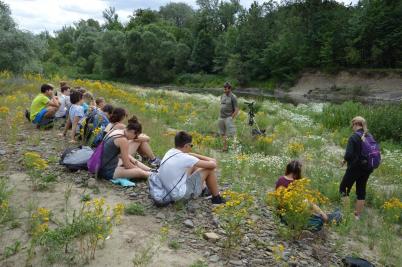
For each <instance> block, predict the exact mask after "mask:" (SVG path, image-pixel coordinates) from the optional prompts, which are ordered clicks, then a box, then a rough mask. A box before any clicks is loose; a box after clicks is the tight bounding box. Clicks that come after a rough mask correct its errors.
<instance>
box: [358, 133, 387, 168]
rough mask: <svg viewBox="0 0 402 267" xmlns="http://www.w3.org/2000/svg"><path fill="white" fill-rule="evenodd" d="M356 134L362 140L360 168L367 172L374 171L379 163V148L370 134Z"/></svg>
mask: <svg viewBox="0 0 402 267" xmlns="http://www.w3.org/2000/svg"><path fill="white" fill-rule="evenodd" d="M356 134H357V135H358V136H359V137H360V139H361V140H362V151H361V157H362V167H363V168H366V169H368V170H374V169H376V168H378V166H380V163H381V152H380V146H379V145H378V144H377V142H376V141H375V140H374V137H373V136H372V135H371V134H369V133H366V134H363V133H361V132H356ZM363 136H364V137H363Z"/></svg>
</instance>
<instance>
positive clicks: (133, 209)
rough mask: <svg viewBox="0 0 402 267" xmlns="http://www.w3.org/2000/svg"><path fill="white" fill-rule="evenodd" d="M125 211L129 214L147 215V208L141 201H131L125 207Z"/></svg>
mask: <svg viewBox="0 0 402 267" xmlns="http://www.w3.org/2000/svg"><path fill="white" fill-rule="evenodd" d="M124 213H125V214H127V215H137V216H138V215H139V216H144V215H145V208H144V206H143V205H141V204H139V203H131V204H129V205H127V206H126V207H125V208H124Z"/></svg>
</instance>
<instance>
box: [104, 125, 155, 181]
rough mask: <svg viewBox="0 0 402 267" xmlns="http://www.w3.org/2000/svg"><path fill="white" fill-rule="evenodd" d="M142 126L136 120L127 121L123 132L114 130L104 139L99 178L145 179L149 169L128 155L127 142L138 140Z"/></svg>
mask: <svg viewBox="0 0 402 267" xmlns="http://www.w3.org/2000/svg"><path fill="white" fill-rule="evenodd" d="M141 131H142V126H141V124H140V123H139V122H138V121H137V120H129V121H128V125H127V127H126V128H125V129H123V130H115V131H113V134H112V133H110V134H109V135H107V136H106V137H105V141H104V147H103V154H102V167H101V169H100V172H99V174H100V176H101V177H103V178H105V179H108V180H109V179H113V178H128V179H130V178H147V177H148V176H149V175H150V170H151V169H150V168H149V167H147V166H145V165H144V164H142V163H141V162H139V161H138V160H136V159H135V158H133V157H132V156H131V155H130V154H129V141H130V140H134V139H136V138H138V135H140V134H141Z"/></svg>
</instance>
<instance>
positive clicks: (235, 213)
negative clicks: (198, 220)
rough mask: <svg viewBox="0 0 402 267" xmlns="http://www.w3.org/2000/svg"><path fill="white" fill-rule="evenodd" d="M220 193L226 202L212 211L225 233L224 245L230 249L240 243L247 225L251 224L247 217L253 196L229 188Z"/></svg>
mask: <svg viewBox="0 0 402 267" xmlns="http://www.w3.org/2000/svg"><path fill="white" fill-rule="evenodd" d="M222 195H223V197H225V198H227V201H226V203H225V204H222V205H220V206H218V207H216V208H214V210H213V211H214V213H215V214H217V215H218V217H219V222H220V226H221V227H222V229H223V230H224V231H225V234H226V238H225V241H224V246H225V248H226V249H227V251H230V250H231V249H234V248H236V247H237V246H239V245H240V242H241V240H242V238H243V236H244V233H245V230H246V229H247V226H248V225H249V224H251V221H248V220H247V219H248V217H249V215H250V210H251V208H252V206H253V203H254V198H253V196H251V195H250V194H248V193H238V192H234V191H230V190H228V191H225V192H223V194H222Z"/></svg>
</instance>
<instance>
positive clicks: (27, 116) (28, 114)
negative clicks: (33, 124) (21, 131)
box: [25, 109, 31, 121]
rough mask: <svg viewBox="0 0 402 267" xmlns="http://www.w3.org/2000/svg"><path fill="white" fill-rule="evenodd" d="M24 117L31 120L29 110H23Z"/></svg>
mask: <svg viewBox="0 0 402 267" xmlns="http://www.w3.org/2000/svg"><path fill="white" fill-rule="evenodd" d="M25 118H27V120H28V121H31V112H29V110H28V109H26V110H25Z"/></svg>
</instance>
